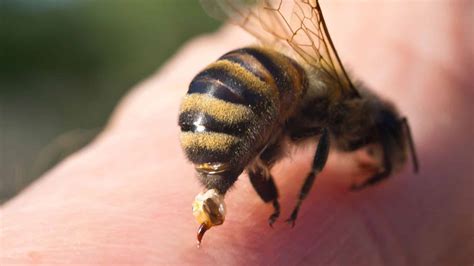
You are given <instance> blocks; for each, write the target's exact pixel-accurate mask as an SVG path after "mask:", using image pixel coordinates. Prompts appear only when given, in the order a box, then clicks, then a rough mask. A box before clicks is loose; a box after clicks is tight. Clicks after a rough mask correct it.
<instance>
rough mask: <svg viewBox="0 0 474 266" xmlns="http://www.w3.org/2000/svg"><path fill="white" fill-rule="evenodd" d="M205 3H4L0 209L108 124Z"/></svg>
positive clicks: (192, 26) (196, 22)
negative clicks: (0, 205)
mask: <svg viewBox="0 0 474 266" xmlns="http://www.w3.org/2000/svg"><path fill="white" fill-rule="evenodd" d="M218 26H219V25H218V22H216V21H214V20H212V19H211V18H209V17H207V16H206V14H205V13H204V12H203V11H202V9H201V7H200V6H199V3H198V1H197V0H0V203H1V202H4V201H5V200H7V199H8V198H10V197H12V196H14V195H15V194H16V193H18V191H20V190H21V189H22V188H24V187H25V186H27V185H28V184H29V183H30V182H32V181H33V180H34V179H35V178H37V177H39V176H40V175H41V174H42V173H44V172H45V171H46V170H48V169H49V168H51V167H52V166H54V165H55V164H56V163H58V162H59V161H60V160H61V159H62V158H64V157H65V156H67V155H68V154H70V153H71V152H73V151H75V150H77V149H79V148H81V147H83V146H84V145H86V144H87V143H88V142H89V141H90V140H91V139H92V138H93V137H94V136H95V135H96V134H97V133H98V132H99V131H100V130H101V128H102V127H103V126H104V125H105V123H106V122H107V118H108V117H109V115H110V114H111V112H112V111H113V108H114V106H115V105H116V104H117V102H118V101H119V100H120V98H121V97H122V96H123V95H124V94H125V93H126V92H127V90H128V89H130V88H131V87H132V86H133V85H134V84H136V83H138V82H139V81H141V80H142V79H144V78H146V77H147V76H149V75H150V74H151V73H153V72H154V71H156V70H157V69H158V68H159V67H160V65H161V64H163V63H164V61H165V60H166V59H167V58H169V57H170V56H171V55H172V54H173V53H174V52H175V51H176V50H177V49H179V47H180V46H181V45H182V44H183V43H184V42H185V41H186V40H188V39H190V38H191V37H193V36H195V35H197V34H200V33H203V32H210V31H213V30H215V29H216V28H217V27H218Z"/></svg>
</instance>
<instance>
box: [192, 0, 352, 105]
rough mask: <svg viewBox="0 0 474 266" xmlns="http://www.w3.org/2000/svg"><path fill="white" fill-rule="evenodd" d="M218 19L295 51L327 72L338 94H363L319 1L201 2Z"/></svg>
mask: <svg viewBox="0 0 474 266" xmlns="http://www.w3.org/2000/svg"><path fill="white" fill-rule="evenodd" d="M200 1H201V4H202V6H203V7H204V9H205V10H206V11H207V12H208V14H209V15H211V16H212V17H214V18H217V19H220V20H223V21H225V20H230V22H232V23H234V24H237V25H239V26H240V27H242V28H243V29H245V30H246V31H247V32H249V33H250V34H252V35H254V36H255V37H256V38H257V39H258V40H259V41H261V42H262V43H263V44H264V45H268V46H272V47H276V48H277V49H278V48H280V49H281V48H283V49H284V48H285V47H286V48H291V50H293V51H294V52H295V53H296V54H298V55H299V56H300V57H301V59H302V60H304V61H305V62H306V63H307V64H308V65H310V66H314V67H316V68H317V69H319V70H322V71H325V72H326V73H327V74H328V75H329V76H330V77H331V78H332V79H333V80H334V81H335V82H337V84H339V86H338V87H339V91H335V92H334V93H336V94H338V95H341V94H342V95H344V96H346V97H358V96H359V94H358V92H357V90H356V89H355V87H354V85H353V84H352V82H351V80H350V79H349V77H348V75H347V73H346V71H345V69H344V67H343V65H342V63H341V61H340V59H339V56H338V54H337V52H336V50H335V48H334V45H333V43H332V40H331V37H330V35H329V32H328V30H327V27H326V22H325V20H324V17H323V13H322V11H321V8H320V5H319V2H318V0H200Z"/></svg>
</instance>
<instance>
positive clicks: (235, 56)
mask: <svg viewBox="0 0 474 266" xmlns="http://www.w3.org/2000/svg"><path fill="white" fill-rule="evenodd" d="M241 55H242V53H235V52H231V53H227V54H225V55H223V56H221V58H219V60H228V61H230V62H233V63H236V64H238V65H240V66H241V67H243V68H245V69H247V70H248V71H249V72H251V73H252V74H254V76H256V77H258V78H259V79H260V80H261V81H263V82H267V81H266V80H265V76H264V75H263V73H262V72H261V71H258V68H257V66H256V65H255V64H253V62H252V61H253V60H255V61H257V60H256V59H255V58H254V57H251V58H252V59H253V60H243V58H242V57H241Z"/></svg>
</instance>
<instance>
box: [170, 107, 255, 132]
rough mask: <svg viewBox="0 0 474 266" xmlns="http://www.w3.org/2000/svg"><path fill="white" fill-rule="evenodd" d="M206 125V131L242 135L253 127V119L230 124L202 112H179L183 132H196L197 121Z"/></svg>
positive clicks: (179, 121)
mask: <svg viewBox="0 0 474 266" xmlns="http://www.w3.org/2000/svg"><path fill="white" fill-rule="evenodd" d="M197 121H199V124H200V125H202V126H204V132H216V133H225V134H228V135H231V136H237V137H238V136H242V135H243V134H244V133H245V132H246V131H247V130H248V128H250V127H251V121H245V122H239V123H233V124H228V123H225V122H221V121H217V120H216V119H214V118H213V117H212V116H210V115H208V114H205V113H202V112H193V111H187V112H182V113H180V114H179V120H178V124H179V126H180V127H181V131H183V132H196V130H197V126H196V125H195V122H197Z"/></svg>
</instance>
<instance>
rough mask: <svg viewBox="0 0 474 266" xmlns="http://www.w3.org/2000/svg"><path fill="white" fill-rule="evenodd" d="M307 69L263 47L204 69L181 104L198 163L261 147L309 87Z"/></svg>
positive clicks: (186, 142) (186, 141)
mask: <svg viewBox="0 0 474 266" xmlns="http://www.w3.org/2000/svg"><path fill="white" fill-rule="evenodd" d="M305 86H306V85H305V75H304V71H303V70H302V69H301V68H300V67H299V66H298V65H297V64H296V63H295V62H294V61H293V60H291V59H289V58H288V57H286V56H284V55H282V54H279V53H277V52H274V51H272V50H268V49H263V48H244V49H239V50H235V51H231V52H229V53H227V54H225V55H224V56H222V57H221V58H219V59H218V60H217V61H216V62H214V63H212V64H211V65H209V66H208V67H207V68H206V69H204V70H203V71H202V72H200V73H199V74H198V75H197V76H196V77H195V78H194V79H193V80H192V82H191V84H190V86H189V90H188V94H187V95H186V96H185V98H184V100H183V103H182V105H181V110H180V116H179V125H180V127H181V131H182V133H181V144H182V146H183V148H184V150H185V152H186V154H187V156H188V158H189V159H190V160H191V161H193V162H195V163H201V162H210V161H216V160H217V161H229V160H231V159H232V158H236V157H239V156H241V155H245V154H248V153H249V152H251V150H252V149H257V148H258V147H260V146H261V145H262V144H264V143H263V142H265V140H266V139H267V138H268V137H267V136H268V135H270V134H271V131H272V130H273V129H274V126H275V125H277V124H278V123H279V122H281V121H282V120H285V119H286V117H287V116H288V115H290V113H291V111H292V110H293V109H294V108H293V105H296V104H297V103H296V100H299V98H300V97H301V95H302V94H303V92H304V89H305Z"/></svg>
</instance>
